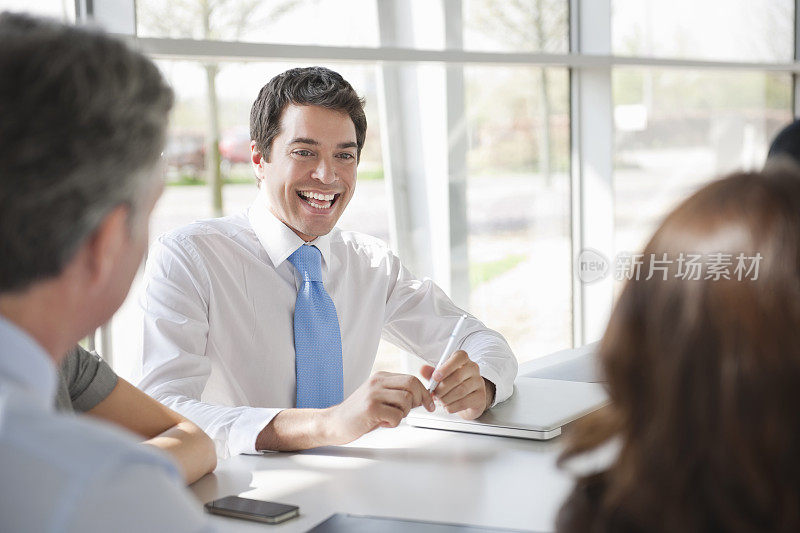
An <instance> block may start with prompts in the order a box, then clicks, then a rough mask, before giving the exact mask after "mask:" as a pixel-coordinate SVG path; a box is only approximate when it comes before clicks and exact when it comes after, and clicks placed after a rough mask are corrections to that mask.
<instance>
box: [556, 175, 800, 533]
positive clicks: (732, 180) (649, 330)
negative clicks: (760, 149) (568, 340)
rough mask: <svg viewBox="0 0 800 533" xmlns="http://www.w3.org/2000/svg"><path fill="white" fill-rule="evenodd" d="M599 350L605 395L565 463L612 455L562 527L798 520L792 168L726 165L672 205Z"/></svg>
mask: <svg viewBox="0 0 800 533" xmlns="http://www.w3.org/2000/svg"><path fill="white" fill-rule="evenodd" d="M664 254H666V256H665V255H664ZM654 265H658V267H659V268H651V266H654ZM698 265H699V267H698ZM690 267H691V268H690ZM723 267H725V268H723ZM690 270H691V272H690ZM698 271H699V274H698ZM648 277H649V278H650V279H647V278H648ZM599 356H600V360H601V364H602V365H603V369H604V372H605V376H606V378H607V379H608V389H609V394H610V397H611V405H609V406H608V407H607V408H606V409H603V410H601V411H599V412H597V413H595V416H592V417H589V418H587V419H585V420H584V421H583V422H582V423H580V424H577V425H576V427H575V428H574V431H573V433H572V436H571V439H570V440H569V441H568V442H569V444H568V448H567V450H566V451H565V453H564V455H563V456H562V459H561V461H562V464H563V465H565V466H567V467H573V468H574V467H575V466H577V465H578V463H581V462H585V460H586V459H589V458H591V457H593V456H595V457H596V456H597V455H598V454H599V453H601V452H608V451H609V449H611V450H613V452H612V455H613V458H612V459H611V460H610V461H607V463H608V465H607V466H606V467H604V468H601V469H600V471H599V472H598V471H595V472H592V473H586V472H584V473H583V475H581V476H580V477H579V478H578V481H577V483H576V486H575V489H574V491H573V492H572V494H571V495H570V497H569V499H568V501H567V502H566V503H565V505H564V507H563V508H562V509H561V512H560V514H559V517H558V526H557V530H558V531H562V532H611V531H614V532H643V531H647V532H654V531H655V532H658V531H663V532H687V531H730V532H759V531H770V532H774V531H787V532H788V531H793V532H797V531H800V413H798V409H800V175H798V174H796V173H795V172H794V171H792V170H791V169H788V168H771V169H770V170H768V171H765V172H763V173H752V174H750V173H739V174H734V175H731V176H729V177H727V178H725V179H722V180H719V181H716V182H714V183H711V184H710V185H708V186H706V187H705V188H703V189H702V190H700V191H699V192H697V193H696V194H694V195H693V196H691V197H690V198H689V199H688V200H686V201H684V202H683V203H682V204H681V205H680V206H679V207H678V208H677V209H675V210H674V211H673V212H672V213H671V214H670V215H669V216H668V217H667V218H666V220H665V221H664V222H663V223H662V224H661V226H660V227H659V229H658V230H657V231H656V233H655V235H654V236H653V238H652V239H651V240H650V242H649V243H648V245H647V247H646V248H645V251H644V254H643V257H642V268H641V272H640V276H639V279H635V278H634V279H630V280H629V281H628V282H627V285H626V286H625V288H624V290H623V292H622V294H621V296H620V298H619V301H618V302H617V304H616V307H615V309H614V312H613V314H612V316H611V319H610V322H609V325H608V329H607V330H606V333H605V336H604V337H603V340H602V343H601V346H600V351H599Z"/></svg>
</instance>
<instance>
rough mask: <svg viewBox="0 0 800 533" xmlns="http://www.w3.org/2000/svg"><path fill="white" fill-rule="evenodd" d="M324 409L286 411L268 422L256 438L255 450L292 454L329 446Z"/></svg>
mask: <svg viewBox="0 0 800 533" xmlns="http://www.w3.org/2000/svg"><path fill="white" fill-rule="evenodd" d="M324 411H325V409H286V410H284V411H281V412H280V413H278V414H277V415H275V417H274V418H273V419H272V420H270V422H269V424H267V426H266V427H265V428H264V429H262V430H261V433H259V434H258V437H257V438H256V450H270V451H276V452H292V451H297V450H307V449H309V448H316V447H318V446H326V445H328V444H330V442H329V439H328V437H327V436H326V432H325V423H324V420H323V418H324V415H323V413H324Z"/></svg>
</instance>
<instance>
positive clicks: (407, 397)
mask: <svg viewBox="0 0 800 533" xmlns="http://www.w3.org/2000/svg"><path fill="white" fill-rule="evenodd" d="M420 405H424V406H425V408H426V409H427V410H428V411H433V410H434V408H435V406H434V404H433V399H432V398H431V395H430V394H429V393H428V390H427V389H426V388H425V386H424V385H423V384H422V382H421V381H420V380H419V379H417V378H416V377H414V376H410V375H407V374H393V373H390V372H378V373H376V374H373V375H372V376H371V377H370V378H369V379H368V380H367V381H366V383H364V384H363V385H361V386H360V387H359V388H358V389H356V391H355V392H354V393H353V394H351V395H350V396H348V397H347V398H345V400H344V401H343V402H342V403H340V404H338V405H334V406H333V407H329V408H327V409H325V410H323V411H322V416H323V417H324V418H325V420H324V422H325V423H324V427H325V431H326V433H327V435H326V437H327V438H326V439H325V440H330V442H329V444H331V445H337V444H347V443H348V442H352V441H354V440H356V439H357V438H359V437H360V436H362V435H364V434H366V433H369V432H370V431H372V430H373V429H375V428H378V427H392V428H393V427H397V425H398V424H400V421H401V420H402V419H403V418H405V417H406V415H408V412H409V411H410V410H411V409H413V408H415V407H418V406H420Z"/></svg>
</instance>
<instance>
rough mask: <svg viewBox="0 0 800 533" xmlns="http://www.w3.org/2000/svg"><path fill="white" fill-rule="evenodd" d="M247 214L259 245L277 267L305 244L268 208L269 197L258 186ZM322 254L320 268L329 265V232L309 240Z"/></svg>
mask: <svg viewBox="0 0 800 533" xmlns="http://www.w3.org/2000/svg"><path fill="white" fill-rule="evenodd" d="M247 216H248V218H249V220H250V225H251V226H252V227H253V231H255V232H256V237H258V240H259V242H260V243H261V246H263V247H264V250H265V251H266V252H267V255H268V256H269V258H270V260H271V261H272V264H273V265H274V266H275V267H277V266H278V265H280V264H281V263H283V262H284V261H286V259H287V258H288V257H289V256H290V255H292V254H293V253H294V251H295V250H297V249H298V248H300V247H301V246H302V245H303V244H306V243H305V241H304V240H303V239H301V238H300V237H298V236H297V234H296V233H295V232H294V231H292V229H291V228H290V227H289V226H287V225H286V224H284V223H283V222H281V221H280V220H279V219H278V218H277V217H276V216H275V215H273V214H272V211H270V209H269V199H268V198H267V193H266V192H265V189H263V188H259V190H258V194H257V195H256V199H255V200H254V201H253V203H252V204H251V205H250V208H249V209H248V212H247ZM308 244H313V245H314V246H316V247H317V249H319V251H320V253H321V254H322V268H323V269H326V268H327V266H328V265H330V255H331V234H330V233H328V234H327V235H321V236H319V237H317V238H316V239H314V240H313V241H310V242H309V243H308Z"/></svg>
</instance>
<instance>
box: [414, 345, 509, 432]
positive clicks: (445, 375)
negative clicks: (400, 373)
mask: <svg viewBox="0 0 800 533" xmlns="http://www.w3.org/2000/svg"><path fill="white" fill-rule="evenodd" d="M420 372H421V373H422V376H423V377H424V378H425V379H427V380H430V379H431V377H433V379H435V380H436V381H438V382H439V385H437V387H436V389H434V391H433V397H434V398H435V399H438V400H439V401H440V402H441V403H442V405H443V406H444V408H445V409H446V410H447V412H448V413H457V414H458V416H460V417H461V418H463V419H465V420H472V419H473V418H478V417H479V416H481V415H482V414H483V412H484V411H485V410H486V409H488V408H489V406H491V403H492V401H493V400H494V384H493V383H492V382H491V381H489V380H487V379H484V378H483V377H481V374H480V371H479V369H478V363H476V362H475V361H473V360H472V359H470V358H469V356H468V355H467V352H465V351H464V350H458V351H457V352H454V353H453V355H452V356H451V357H450V359H448V360H447V362H445V364H443V365H442V367H441V368H440V369H438V370H436V371H435V372H434V368H433V367H432V366H429V365H425V366H423V367H422V369H421V370H420Z"/></svg>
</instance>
